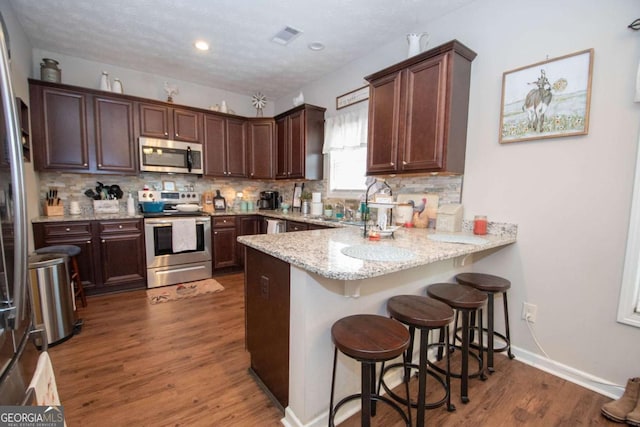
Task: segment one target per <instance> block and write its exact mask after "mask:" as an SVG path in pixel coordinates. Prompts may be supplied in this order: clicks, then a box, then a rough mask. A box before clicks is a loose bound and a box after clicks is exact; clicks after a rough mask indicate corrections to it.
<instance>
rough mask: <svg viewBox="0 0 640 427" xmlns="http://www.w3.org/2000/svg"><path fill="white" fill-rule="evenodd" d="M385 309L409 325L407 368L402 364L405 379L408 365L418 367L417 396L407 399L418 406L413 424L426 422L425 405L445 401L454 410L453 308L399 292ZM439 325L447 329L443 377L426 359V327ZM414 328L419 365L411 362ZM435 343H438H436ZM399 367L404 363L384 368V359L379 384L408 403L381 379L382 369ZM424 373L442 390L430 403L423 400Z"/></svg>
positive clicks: (430, 327) (382, 376)
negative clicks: (450, 338)
mask: <svg viewBox="0 0 640 427" xmlns="http://www.w3.org/2000/svg"><path fill="white" fill-rule="evenodd" d="M387 311H388V312H389V315H390V316H391V318H392V319H396V320H397V321H399V322H402V323H404V324H405V325H407V326H409V334H410V335H411V341H410V343H409V347H408V348H407V351H406V356H405V357H406V360H407V363H406V366H407V367H408V369H407V368H405V369H406V371H405V375H404V381H405V383H408V382H409V379H410V376H411V375H410V371H411V369H417V370H418V399H417V401H416V402H415V403H413V402H410V403H411V406H412V407H414V408H417V415H416V426H417V427H422V426H424V423H425V421H424V415H425V409H433V408H437V407H439V406H442V405H443V404H444V403H445V402H446V403H447V409H448V410H449V411H454V410H455V406H453V405H452V404H451V393H450V389H451V377H450V375H449V374H450V371H451V370H450V363H449V362H450V360H449V324H450V323H451V322H452V321H453V310H452V309H451V307H449V306H448V305H447V304H445V303H443V302H440V301H438V300H435V299H433V298H430V297H426V296H420V295H399V296H395V297H392V298H390V299H389V301H387ZM440 328H445V329H446V331H447V334H446V337H447V339H446V344H444V346H445V349H446V350H447V369H446V371H447V372H446V374H445V375H446V376H445V378H446V379H445V380H443V379H442V378H440V377H439V376H438V374H436V373H435V372H434V371H432V370H429V369H428V364H429V362H428V359H427V356H428V355H427V351H428V349H429V347H430V346H431V345H430V344H429V331H432V330H436V329H437V330H440ZM416 329H419V330H420V360H419V364H418V365H416V364H413V363H411V359H412V356H413V343H414V340H415V330H416ZM434 345H439V344H438V343H436V344H434ZM398 367H403V366H402V364H400V363H395V364H393V365H389V366H387V368H386V369H385V367H384V362H383V363H382V373H381V374H380V384H381V385H382V387H383V388H384V389H385V391H386V392H387V393H388V394H389V395H390V396H392V397H393V398H394V399H395V400H397V401H399V402H401V403H404V404H407V400H405V399H402V398H401V397H400V396H398V395H396V394H395V393H394V392H393V391H392V390H391V389H389V388H388V386H387V384H386V383H385V382H384V374H385V372H386V371H388V370H390V369H394V368H398ZM427 375H430V376H431V377H433V378H434V379H435V380H437V381H438V383H440V385H442V387H443V388H444V392H445V395H444V397H443V398H442V399H441V400H439V401H437V402H434V403H429V404H427V403H426V402H425V400H426V393H427Z"/></svg>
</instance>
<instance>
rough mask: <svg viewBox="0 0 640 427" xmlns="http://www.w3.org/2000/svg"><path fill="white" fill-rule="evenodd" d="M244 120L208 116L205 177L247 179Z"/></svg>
mask: <svg viewBox="0 0 640 427" xmlns="http://www.w3.org/2000/svg"><path fill="white" fill-rule="evenodd" d="M246 133H247V132H246V123H245V121H244V120H241V119H235V118H230V117H222V116H217V115H213V114H205V115H204V174H205V175H207V176H222V177H238V178H246V177H247V136H246Z"/></svg>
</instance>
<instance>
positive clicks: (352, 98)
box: [336, 85, 369, 110]
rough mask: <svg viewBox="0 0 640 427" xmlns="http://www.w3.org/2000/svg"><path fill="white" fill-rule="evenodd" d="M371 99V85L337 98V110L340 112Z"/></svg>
mask: <svg viewBox="0 0 640 427" xmlns="http://www.w3.org/2000/svg"><path fill="white" fill-rule="evenodd" d="M367 99H369V85H365V86H362V87H360V88H358V89H355V90H352V91H351V92H347V93H345V94H344V95H340V96H337V97H336V110H340V109H342V108H345V107H349V106H350V105H353V104H357V103H359V102H364V101H366V100H367Z"/></svg>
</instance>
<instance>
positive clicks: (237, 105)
mask: <svg viewBox="0 0 640 427" xmlns="http://www.w3.org/2000/svg"><path fill="white" fill-rule="evenodd" d="M42 58H52V59H55V60H56V61H58V62H59V63H60V65H59V68H60V69H61V70H62V83H64V84H70V85H75V86H81V87H86V88H92V89H99V88H100V77H101V75H102V72H103V71H107V72H108V73H109V77H110V79H111V80H112V81H113V79H114V78H119V79H120V81H122V86H123V88H124V93H125V94H127V95H133V96H140V97H142V98H149V99H156V100H160V101H165V100H166V99H167V94H166V92H165V91H164V82H169V83H170V84H172V85H176V86H177V87H178V89H179V93H178V94H177V95H176V96H174V102H175V103H176V104H179V105H187V106H190V107H197V108H205V109H208V108H209V107H210V106H213V105H216V104H220V103H221V102H222V101H223V100H224V101H226V103H227V107H228V108H230V109H232V110H234V112H235V113H236V114H238V115H240V116H246V117H255V115H256V110H255V108H253V107H252V105H251V97H250V96H246V95H240V94H237V93H233V92H229V91H226V90H223V89H217V88H212V87H207V86H202V85H199V84H195V83H191V82H187V81H184V80H176V79H174V78H171V77H164V76H159V75H156V74H152V73H147V72H141V71H137V70H132V69H130V68H126V67H122V66H118V65H113V64H106V63H102V62H96V61H90V60H86V59H82V58H78V57H74V56H69V55H64V54H61V53H56V52H48V51H45V50H41V49H33V70H32V75H33V76H34V78H36V79H39V78H40V63H41V62H42ZM264 115H265V116H266V117H269V116H272V115H273V103H272V102H267V106H266V107H265V109H264Z"/></svg>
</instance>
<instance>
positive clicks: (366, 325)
mask: <svg viewBox="0 0 640 427" xmlns="http://www.w3.org/2000/svg"><path fill="white" fill-rule="evenodd" d="M331 339H332V341H333V344H334V346H335V349H334V356H333V374H332V379H331V398H330V401H329V426H330V427H331V426H333V425H334V418H335V415H336V412H337V411H338V409H340V407H341V406H342V405H344V404H345V403H347V402H349V401H351V400H354V399H361V400H362V425H363V426H364V425H367V426H368V425H370V422H371V416H372V415H375V402H376V401H382V402H384V403H386V404H388V405H389V406H390V407H391V408H393V409H394V410H395V411H396V412H397V413H398V414H400V416H401V417H402V419H403V421H404V422H405V423H406V425H407V426H410V425H411V411H410V409H409V408H407V413H406V414H405V412H404V410H403V409H402V408H400V406H398V404H397V403H396V402H394V401H393V400H391V399H389V398H388V397H385V396H380V395H379V394H377V393H376V392H375V375H376V372H375V366H376V363H377V362H384V361H387V360H391V359H395V358H396V357H398V356H402V357H403V360H404V351H405V350H406V349H407V347H408V346H409V340H410V337H409V331H407V328H405V327H404V326H403V325H402V324H401V323H400V322H398V321H396V320H393V319H389V318H388V317H384V316H379V315H373V314H356V315H353V316H348V317H344V318H342V319H340V320H338V321H336V322H335V323H334V324H333V326H332V327H331ZM338 350H340V352H342V353H343V354H345V355H347V356H349V357H351V358H352V359H355V360H357V361H359V362H360V364H361V372H362V382H361V383H362V389H361V392H360V393H357V394H352V395H349V396H347V397H345V398H343V399H342V400H341V401H340V402H338V403H337V404H336V405H335V407H334V406H333V397H334V392H335V379H336V365H337V360H338ZM406 393H407V396H408V395H409V387H408V385H407V386H406Z"/></svg>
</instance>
